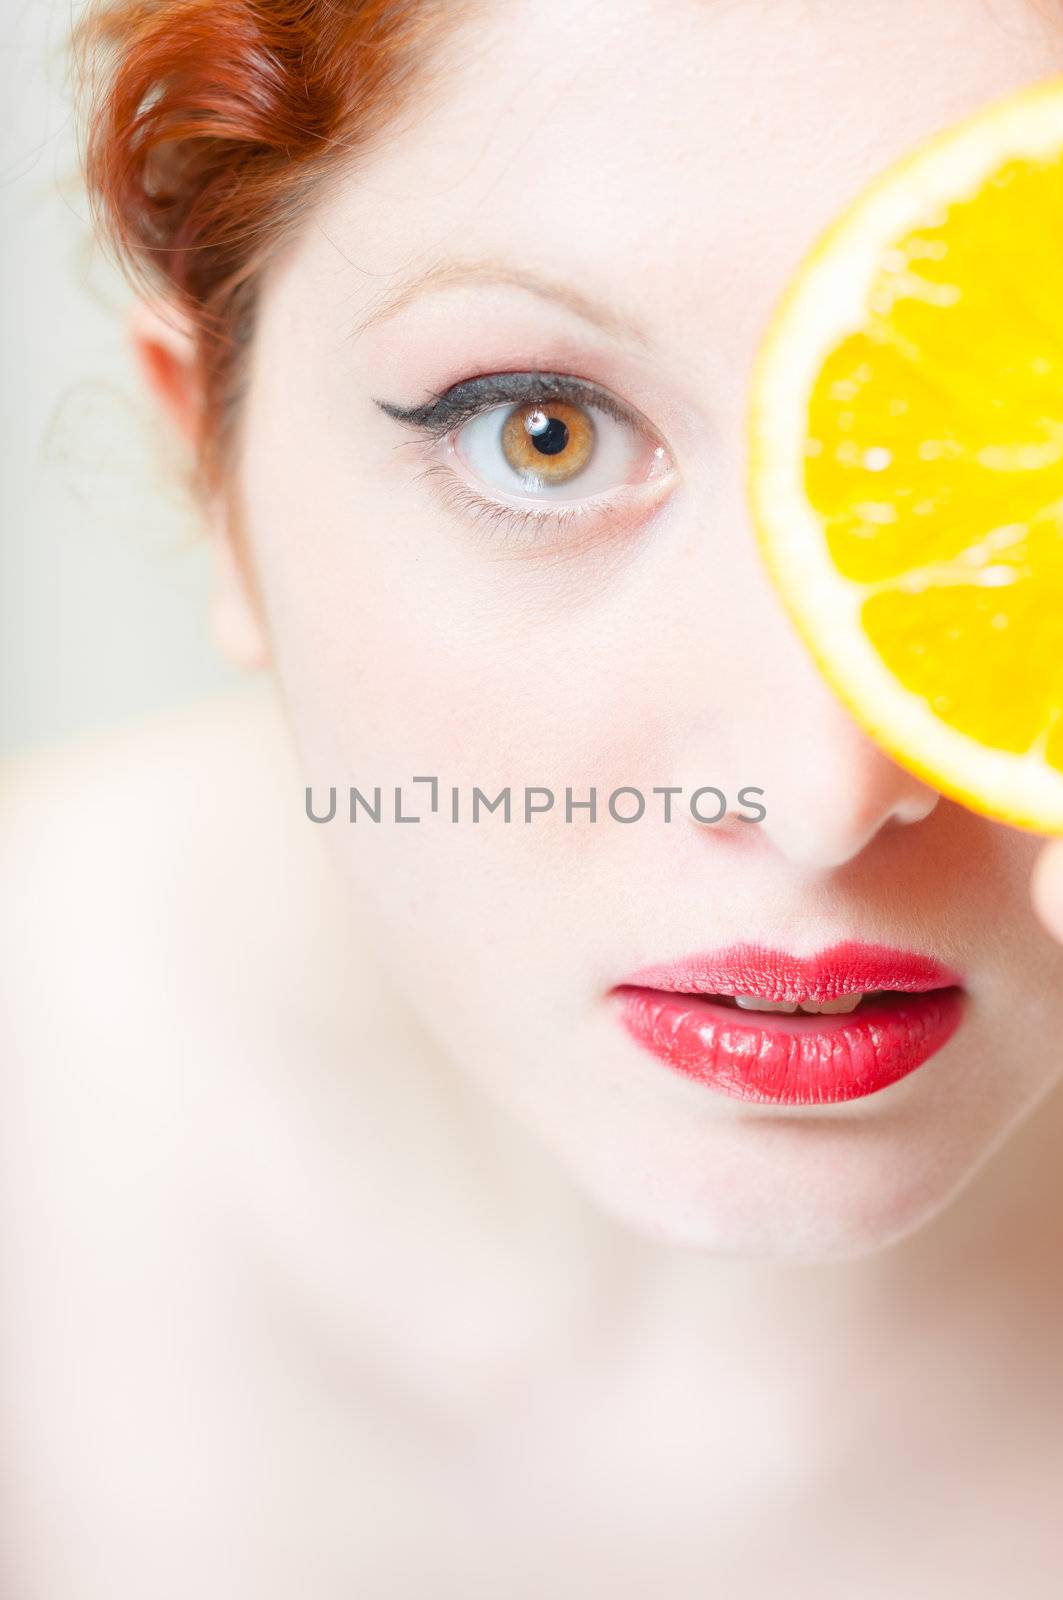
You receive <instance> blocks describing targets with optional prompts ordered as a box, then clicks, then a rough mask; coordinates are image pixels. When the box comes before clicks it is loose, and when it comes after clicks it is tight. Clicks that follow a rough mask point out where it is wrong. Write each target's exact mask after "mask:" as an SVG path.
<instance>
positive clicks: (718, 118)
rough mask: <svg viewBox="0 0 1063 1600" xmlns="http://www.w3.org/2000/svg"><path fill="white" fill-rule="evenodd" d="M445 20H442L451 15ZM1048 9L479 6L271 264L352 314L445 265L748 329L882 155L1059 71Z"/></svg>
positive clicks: (1062, 59) (674, 331) (1062, 16)
mask: <svg viewBox="0 0 1063 1600" xmlns="http://www.w3.org/2000/svg"><path fill="white" fill-rule="evenodd" d="M459 11H460V8H456V16H457V15H458V12H459ZM1056 11H1057V5H1056V0H859V3H855V4H854V3H853V0H592V3H584V4H573V3H572V0H480V3H479V4H477V5H475V6H474V7H473V8H472V9H471V11H470V12H469V13H468V14H467V16H463V17H462V18H461V19H460V20H457V21H456V23H455V28H454V31H453V33H452V35H451V37H450V39H449V41H448V44H447V48H446V52H445V55H444V58H443V60H442V61H441V63H440V65H439V67H438V69H437V72H436V74H435V76H434V78H433V80H432V81H431V82H430V83H429V84H428V85H427V86H426V87H425V89H424V90H423V91H421V93H420V96H418V94H417V93H415V94H414V97H413V99H412V101H411V103H409V104H408V105H407V106H405V107H404V108H403V113H402V116H401V119H400V120H399V122H398V123H396V125H394V126H392V127H391V128H390V129H388V130H387V132H386V133H385V135H384V136H383V138H382V139H381V140H380V141H379V143H378V145H377V147H376V148H375V149H374V150H373V151H372V152H371V153H370V154H369V155H368V156H367V157H365V158H363V159H362V160H361V161H360V162H359V164H358V167H357V169H356V170H355V169H352V171H351V172H350V174H349V175H347V177H346V178H344V180H343V181H342V182H341V183H340V184H339V185H338V186H336V187H335V188H334V189H333V191H332V192H331V193H330V194H329V196H328V197H327V198H326V199H325V200H324V201H323V202H322V203H321V205H320V206H319V209H318V213H317V216H316V218H315V222H316V224H317V225H316V226H314V227H311V228H308V229H306V230H305V233H304V235H303V237H302V238H301V240H300V241H299V243H298V245H297V247H296V249H295V250H294V252H293V253H292V255H291V257H290V258H289V259H290V262H291V267H292V270H293V271H294V272H295V273H296V274H297V275H299V276H300V277H301V281H302V282H303V284H304V287H306V286H308V285H310V284H313V286H314V288H315V290H316V291H323V293H320V294H317V295H316V298H317V301H318V303H319V304H322V305H323V304H324V303H325V301H327V299H328V297H329V295H330V294H331V295H333V296H334V297H335V295H337V294H338V295H340V296H341V298H342V302H343V307H344V313H345V315H347V316H349V317H350V318H351V321H352V325H353V326H354V327H357V325H358V322H359V320H360V319H363V318H365V317H368V316H370V315H371V314H372V313H373V312H374V309H376V308H379V307H381V306H383V305H385V304H386V303H387V302H388V300H389V298H393V297H394V294H395V292H396V290H398V291H401V289H402V287H403V284H404V283H409V282H410V281H412V279H413V278H415V277H417V276H419V275H420V274H423V273H424V272H425V271H426V270H428V269H431V268H432V267H434V266H437V265H438V264H440V263H446V262H447V261H449V260H453V259H455V258H458V259H463V260H468V259H470V258H476V259H487V260H493V261H497V262H499V263H501V264H503V265H505V264H508V265H509V266H511V267H513V268H516V269H526V270H529V271H531V272H535V273H541V274H545V275H548V276H549V277H551V278H553V279H555V280H556V279H557V278H559V277H561V278H563V279H564V280H565V281H566V282H568V283H570V284H573V285H574V286H576V287H579V288H582V289H584V290H586V291H588V292H593V293H594V295H595V296H596V297H597V298H599V299H601V300H604V301H605V302H607V303H608V304H609V306H610V307H612V308H613V309H614V310H615V311H616V313H617V315H618V317H621V318H623V317H625V316H627V315H628V314H630V317H631V319H632V321H633V322H634V321H638V322H641V323H642V324H644V325H648V326H649V329H650V335H651V336H652V337H654V338H659V339H660V340H661V341H662V342H667V341H668V340H669V339H670V338H671V339H673V340H677V341H681V340H682V339H683V336H684V329H685V327H686V326H687V323H688V318H689V316H690V314H691V313H692V312H696V311H698V310H699V309H701V308H702V305H703V302H704V301H705V299H706V298H707V297H708V298H711V300H712V302H713V304H714V305H716V306H717V307H719V308H726V307H728V306H730V307H731V309H732V310H733V311H736V312H737V311H740V310H742V309H743V308H746V309H748V310H749V314H750V315H754V314H755V315H756V316H758V317H759V316H760V314H761V311H762V307H763V304H764V302H766V301H767V300H768V299H769V298H770V297H772V296H773V295H774V294H775V293H776V292H777V291H778V290H779V288H781V286H782V283H783V282H784V281H785V277H786V275H787V274H788V272H789V271H790V270H792V268H793V266H794V265H795V264H796V261H797V259H798V258H799V256H800V255H801V254H802V253H803V251H804V250H805V249H806V248H807V246H808V245H809V244H810V243H811V242H812V240H813V239H814V237H815V236H816V234H817V233H818V232H819V231H820V230H821V228H822V227H823V226H824V225H825V223H826V222H827V221H829V220H830V218H831V216H832V215H833V213H834V212H835V211H836V210H837V208H838V207H839V206H841V205H843V204H844V203H845V202H846V201H847V200H848V199H849V198H850V197H851V196H852V195H854V194H855V193H856V192H857V191H858V190H859V188H860V186H861V185H862V183H864V182H865V181H866V180H867V179H868V178H869V177H870V176H871V175H872V174H873V173H874V172H875V171H877V170H878V169H880V168H881V167H882V166H883V165H885V164H887V163H888V162H889V161H890V160H891V159H892V158H893V157H894V156H896V155H899V154H900V153H901V152H903V151H904V150H905V149H907V148H909V147H911V146H912V145H913V144H914V143H916V142H918V141H919V140H920V139H922V138H924V137H925V136H927V135H928V134H930V133H931V132H933V131H934V130H936V129H938V128H940V127H943V126H945V125H947V124H948V123H949V122H950V121H952V120H954V119H955V118H956V117H958V116H961V115H964V114H965V113H967V112H969V111H971V110H973V109H975V108H976V107H977V106H979V105H980V104H983V103H984V102H986V101H987V100H989V99H991V98H993V97H994V96H996V95H999V94H1003V93H1006V92H1008V91H1009V90H1011V89H1014V88H1016V87H1018V86H1020V85H1022V84H1023V83H1026V82H1029V81H1032V80H1034V79H1037V78H1039V77H1044V76H1048V75H1050V74H1051V73H1053V72H1055V71H1058V70H1061V69H1063V3H1060V5H1059V6H1058V12H1059V14H1058V16H1057V15H1056V14H1055V13H1056Z"/></svg>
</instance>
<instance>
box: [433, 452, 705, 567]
mask: <svg viewBox="0 0 1063 1600" xmlns="http://www.w3.org/2000/svg"><path fill="white" fill-rule="evenodd" d="M418 476H419V477H422V478H425V479H426V480H428V482H429V483H430V485H431V487H432V492H433V493H434V494H435V495H436V497H437V498H438V499H439V500H440V501H441V502H442V504H443V505H444V506H445V507H447V509H448V510H451V511H453V512H455V513H456V514H457V515H459V516H460V517H461V518H462V520H464V521H466V522H468V523H471V524H478V525H480V526H482V527H484V528H485V529H486V531H487V533H488V536H490V535H492V534H495V533H497V534H498V535H499V536H500V538H502V539H503V540H504V541H505V542H506V544H507V545H508V546H509V547H510V548H511V549H512V548H513V547H514V545H518V546H519V547H520V548H521V549H523V550H526V551H534V550H536V549H542V548H550V547H552V548H554V549H557V548H558V547H559V546H561V545H562V544H564V545H565V546H566V548H568V549H569V551H570V553H571V554H578V553H579V552H580V551H582V550H586V549H587V548H589V547H592V546H594V545H597V544H600V543H601V542H602V540H603V539H606V538H608V537H609V536H610V535H611V534H614V533H616V532H618V531H619V530H620V529H623V530H624V531H625V532H628V533H633V532H635V531H638V530H639V529H640V528H641V527H642V525H643V524H644V523H646V522H647V521H648V520H649V519H650V518H651V517H652V516H653V515H654V514H655V513H656V511H657V510H658V509H659V508H660V506H661V505H662V504H663V503H664V501H665V500H667V499H668V498H669V496H670V495H671V493H672V490H673V488H674V472H673V471H672V470H669V471H667V472H665V473H662V475H661V476H660V477H658V478H656V479H653V480H646V481H645V482H643V483H638V484H623V485H620V486H619V487H618V488H617V489H616V490H613V491H610V492H605V493H602V494H599V495H596V496H593V497H591V498H588V499H585V500H584V501H583V502H580V501H578V500H576V501H568V502H557V503H556V504H554V505H549V504H544V503H543V502H539V503H538V504H534V503H532V502H528V501H518V502H516V503H512V502H510V501H507V500H505V499H503V498H498V499H496V498H493V497H492V496H491V495H490V494H486V493H481V492H480V491H479V490H478V489H476V488H474V487H472V485H470V484H469V483H468V481H467V480H466V479H465V478H463V477H462V476H460V475H459V474H457V473H456V472H455V471H454V470H453V468H451V467H450V466H448V465H447V464H446V462H445V461H441V460H436V461H431V462H429V464H428V465H427V466H426V467H425V468H424V469H423V471H422V472H421V473H419V474H418ZM562 535H563V536H564V538H563V539H562Z"/></svg>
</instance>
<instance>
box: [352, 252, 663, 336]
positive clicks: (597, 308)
mask: <svg viewBox="0 0 1063 1600" xmlns="http://www.w3.org/2000/svg"><path fill="white" fill-rule="evenodd" d="M475 283H479V284H484V285H502V286H504V287H506V288H512V289H523V290H524V291H525V292H526V293H528V294H533V295H537V296H538V298H539V299H541V300H551V301H553V302H554V304H555V305H560V306H563V307H564V308H565V310H566V311H571V312H573V313H574V314H575V315H576V316H577V317H581V318H582V319H583V321H584V322H589V323H592V324H593V325H594V326H595V327H596V328H598V329H600V330H601V331H602V332H603V333H607V334H608V335H609V336H610V338H613V339H619V340H622V341H624V342H626V343H629V344H637V345H642V346H648V345H649V344H650V339H649V336H648V335H647V333H646V330H645V329H644V328H643V327H642V326H641V325H640V324H639V323H637V322H636V321H634V320H633V319H632V318H629V317H625V316H622V315H621V314H620V313H619V312H617V311H615V310H613V308H612V307H610V306H606V305H603V304H602V303H601V302H600V301H597V300H595V299H593V298H592V297H591V296H589V295H585V294H582V293H581V292H580V290H578V289H574V288H572V287H571V285H569V284H566V283H561V282H558V281H556V280H555V279H552V278H549V277H546V276H545V275H543V274H542V273H539V272H532V271H529V270H528V269H526V268H523V267H516V266H513V265H511V264H510V263H508V262H505V261H492V260H488V259H484V260H460V259H450V260H446V261H437V262H435V263H434V265H432V266H430V267H428V268H427V269H426V270H425V271H424V272H419V273H417V275H416V276H415V277H412V278H407V279H406V280H405V281H404V282H402V283H400V284H399V285H398V286H397V288H396V289H394V290H393V291H392V293H390V294H387V295H385V296H383V297H382V298H381V299H379V300H377V302H376V304H375V305H374V306H373V307H372V308H371V310H370V311H369V313H368V315H367V316H365V317H363V319H362V320H361V322H359V323H357V324H356V325H355V327H354V328H353V329H352V331H351V337H352V338H355V337H357V336H358V335H359V334H363V333H365V332H366V331H367V329H369V328H372V327H374V326H375V325H376V324H377V323H378V322H383V321H384V320H385V318H387V317H393V316H395V315H396V313H397V312H399V311H401V310H403V309H404V307H406V306H408V305H409V304H411V302H412V301H414V300H418V299H420V297H421V296H422V295H425V294H430V293H431V292H432V291H433V290H435V289H444V288H450V287H451V286H452V285H454V284H475Z"/></svg>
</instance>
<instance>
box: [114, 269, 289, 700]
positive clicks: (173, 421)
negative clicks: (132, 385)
mask: <svg viewBox="0 0 1063 1600" xmlns="http://www.w3.org/2000/svg"><path fill="white" fill-rule="evenodd" d="M127 331H128V335H129V340H130V343H131V345H132V348H133V355H134V359H135V361H136V364H137V368H138V370H139V372H140V376H141V378H142V379H143V381H144V383H145V385H146V386H147V388H148V390H149V391H150V393H151V394H152V395H154V397H155V399H156V400H157V401H158V403H159V404H160V406H161V408H162V412H163V415H164V417H165V418H166V420H167V421H168V422H169V423H170V425H171V426H172V427H173V428H174V429H175V431H176V432H177V433H178V435H179V436H180V437H181V438H182V439H184V440H185V441H187V443H188V444H189V445H190V446H192V447H194V446H195V443H196V440H197V437H198V433H199V428H200V417H201V398H202V397H201V394H200V380H199V373H198V367H197V362H196V355H197V345H196V336H195V329H194V327H193V325H192V323H191V321H190V320H189V318H188V317H187V316H186V315H185V314H184V313H183V312H182V311H180V310H179V309H178V308H177V307H176V306H174V305H173V304H172V303H171V302H168V301H161V300H159V301H149V300H141V299H137V300H135V301H134V302H133V305H132V307H131V308H130V311H129V315H128V321H127ZM235 500H236V497H235V495H234V494H230V493H229V492H226V491H223V490H219V491H216V492H215V494H214V495H213V496H212V498H211V500H210V501H209V503H208V504H207V505H206V506H205V507H204V511H205V514H206V522H207V527H208V531H209V533H210V542H211V549H212V553H213V568H214V588H213V598H212V608H211V610H212V615H211V620H212V625H213V631H214V638H215V641H216V643H217V645H218V648H219V649H220V650H221V652H222V654H223V655H225V656H227V657H228V659H229V660H230V661H232V662H233V663H234V664H235V665H236V666H239V667H246V668H247V669H248V670H254V669H256V668H259V667H264V666H267V665H268V663H269V660H270V647H269V639H268V634H267V632H266V627H265V621H264V613H263V610H262V604H261V599H260V596H259V594H258V591H257V588H256V585H255V582H254V574H253V571H252V566H251V561H250V556H249V552H248V549H247V542H246V538H245V535H244V529H243V524H242V520H241V518H240V515H239V509H238V506H237V505H236V503H235Z"/></svg>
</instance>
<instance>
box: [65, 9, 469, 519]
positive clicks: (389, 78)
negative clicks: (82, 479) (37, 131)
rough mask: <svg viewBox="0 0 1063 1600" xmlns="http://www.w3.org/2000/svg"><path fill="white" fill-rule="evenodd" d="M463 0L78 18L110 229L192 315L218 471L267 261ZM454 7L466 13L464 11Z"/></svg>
mask: <svg viewBox="0 0 1063 1600" xmlns="http://www.w3.org/2000/svg"><path fill="white" fill-rule="evenodd" d="M458 9H459V7H458V5H457V4H456V0H449V3H448V0H91V3H90V5H89V9H88V12H87V14H86V15H85V16H84V17H83V18H82V20H81V21H80V23H79V24H78V26H77V28H76V30H75V34H74V48H75V54H76V59H77V60H78V62H79V64H80V65H81V66H82V67H83V69H84V70H83V73H82V76H81V79H80V81H79V98H83V97H84V96H85V95H86V94H87V97H88V102H89V104H88V109H87V114H86V115H85V117H84V134H85V143H84V146H83V152H82V166H83V171H84V175H85V181H86V185H87V189H88V195H89V204H90V207H91V211H92V216H93V220H94V223H95V225H96V228H97V231H98V233H99V234H100V236H101V238H102V239H103V240H104V241H105V243H107V244H109V245H110V248H111V250H112V251H113V253H114V255H115V256H116V258H117V260H118V262H119V264H120V266H121V267H122V268H123V270H124V271H125V272H126V274H127V276H128V277H129V278H130V279H131V281H132V282H133V284H134V286H135V287H136V288H137V290H138V292H140V293H143V294H146V295H148V296H150V297H153V298H154V297H158V296H159V295H160V294H161V296H162V298H163V299H164V300H165V301H170V302H172V303H173V304H174V305H175V306H176V307H177V308H178V309H179V310H180V311H182V312H183V313H184V314H185V315H186V316H187V317H188V318H189V320H190V321H191V324H192V326H193V328H194V330H195V336H196V359H197V368H198V374H197V375H198V380H199V385H198V387H199V394H200V397H201V412H200V426H199V430H198V443H197V468H198V474H199V478H200V483H201V485H204V486H211V487H214V486H217V485H218V483H219V482H220V481H221V479H222V478H223V477H224V475H225V469H226V466H227V465H228V462H229V457H230V452H231V445H232V440H233V430H234V424H235V422H236V419H237V416H238V414H239V398H240V387H241V377H242V367H243V363H242V360H241V358H242V356H243V355H244V353H245V352H246V350H247V346H248V342H249V340H250V336H251V332H252V327H253V322H254V313H255V301H256V289H257V286H258V282H259V279H260V275H261V272H262V269H263V266H264V264H265V263H266V261H267V260H268V259H269V258H271V257H272V256H273V255H274V253H275V252H276V251H277V249H278V248H279V246H280V245H281V244H282V242H283V241H284V240H285V239H286V238H288V237H289V236H290V235H291V233H292V232H293V231H294V229H295V227H296V226H297V224H298V223H299V221H300V220H301V219H302V218H303V217H305V215H306V213H307V211H308V210H309V207H310V203H311V200H312V198H315V197H316V196H317V194H318V191H319V189H320V187H321V185H322V184H323V183H324V181H325V180H326V178H327V177H328V176H330V175H331V174H332V173H334V172H336V171H338V170H339V168H340V167H341V166H344V165H346V164H348V163H349V162H350V160H351V158H352V156H353V155H354V154H355V152H357V151H358V150H359V149H361V148H363V147H364V146H365V145H366V144H367V143H368V142H369V140H370V139H371V138H372V137H373V136H374V135H375V134H377V133H379V132H380V130H381V129H382V127H383V126H384V125H385V124H386V123H387V122H388V121H389V120H390V119H391V118H393V117H394V115H395V113H396V111H397V109H398V108H399V106H400V105H401V103H402V100H403V97H408V96H409V94H410V92H411V90H412V88H413V86H414V82H415V78H416V79H417V80H419V78H420V76H421V74H422V73H423V71H424V69H425V67H426V65H427V61H428V58H429V54H430V51H429V47H430V45H431V44H432V43H434V41H435V39H436V37H437V35H438V34H439V33H440V32H441V30H442V25H443V23H444V21H446V22H448V23H450V24H453V21H454V17H455V12H456V11H457V10H458ZM446 13H449V15H446Z"/></svg>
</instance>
